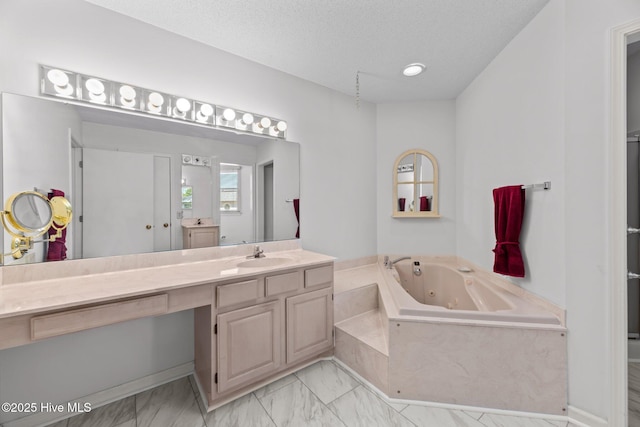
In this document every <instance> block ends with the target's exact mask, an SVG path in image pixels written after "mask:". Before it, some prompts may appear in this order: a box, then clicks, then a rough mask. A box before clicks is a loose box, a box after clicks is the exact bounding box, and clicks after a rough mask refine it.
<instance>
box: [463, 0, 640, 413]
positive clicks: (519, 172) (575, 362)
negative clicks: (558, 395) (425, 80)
mask: <svg viewBox="0 0 640 427" xmlns="http://www.w3.org/2000/svg"><path fill="white" fill-rule="evenodd" d="M638 16H640V3H638V2H636V1H630V0H611V1H607V2H604V1H583V0H563V1H551V2H549V4H548V5H547V6H546V7H545V8H544V9H543V10H542V11H541V12H540V13H539V15H538V16H537V17H536V18H534V20H533V21H532V22H531V23H530V24H529V25H528V26H527V27H526V28H525V29H524V30H523V31H522V32H521V33H520V34H519V35H518V36H517V37H516V38H514V40H513V41H512V42H511V43H510V44H509V45H508V46H507V47H506V48H505V49H504V50H503V52H501V53H500V55H498V57H497V58H496V59H495V60H494V61H493V62H492V63H491V64H490V65H489V66H488V67H487V69H485V70H484V71H483V73H481V74H480V75H479V76H478V77H477V78H476V79H475V80H474V82H473V83H472V84H471V85H469V87H468V88H467V89H466V90H465V91H464V92H463V94H461V95H460V96H459V97H458V99H457V117H456V118H457V153H458V154H457V168H458V179H457V181H458V203H459V205H458V216H457V218H458V233H457V236H458V238H457V249H458V253H459V254H460V255H461V256H464V257H468V258H470V259H472V260H473V261H476V262H480V263H481V264H483V265H484V266H489V265H490V263H491V253H490V252H488V251H489V250H490V249H491V247H492V246H493V242H492V236H491V233H492V229H493V227H491V225H488V224H487V220H490V219H491V218H492V207H491V199H490V190H491V188H493V187H496V186H499V185H505V184H517V183H532V182H540V181H542V180H547V179H548V180H550V181H552V189H551V191H549V192H543V193H540V192H537V193H536V192H534V193H532V194H528V195H527V196H528V198H527V201H528V202H529V205H530V209H529V210H528V211H527V215H528V217H529V220H528V221H529V223H528V224H526V225H525V228H524V230H523V242H522V243H523V249H524V252H525V256H526V257H527V267H528V269H529V271H530V273H532V275H531V279H530V280H526V279H525V280H524V281H520V282H518V283H519V284H520V285H521V286H522V287H524V288H526V289H529V290H531V291H533V292H535V293H538V294H540V295H542V296H543V297H545V298H548V299H550V300H552V301H554V302H556V303H558V304H560V305H565V306H566V309H567V326H568V328H569V333H568V335H567V337H568V348H569V404H570V405H571V406H572V407H576V408H579V409H583V410H586V411H588V412H590V413H592V414H594V415H596V416H600V417H603V418H607V417H608V413H609V396H610V394H611V390H610V385H611V384H610V382H609V378H608V372H609V366H610V364H611V363H613V361H612V360H611V358H610V354H609V349H608V344H609V337H608V322H609V313H608V308H607V307H608V306H607V304H608V302H607V292H608V290H607V289H608V286H609V284H607V277H608V269H609V259H608V253H609V248H608V245H609V240H608V237H607V235H606V231H605V230H606V229H607V227H606V224H607V221H608V214H607V209H608V203H609V200H610V196H611V195H610V194H608V191H607V182H608V181H607V179H608V174H609V170H608V168H609V164H608V162H607V151H608V149H607V144H609V143H610V142H609V141H608V140H607V130H608V129H607V128H608V120H609V109H608V100H609V96H610V93H609V76H608V70H609V67H610V63H609V61H610V59H609V58H610V57H609V55H610V48H609V32H610V30H611V28H613V27H614V26H617V25H619V24H622V23H624V22H627V21H629V20H631V19H633V18H637V17H638ZM618 143H622V142H618ZM481 194H487V196H486V197H484V198H483V197H482V196H481ZM483 227H486V229H483Z"/></svg>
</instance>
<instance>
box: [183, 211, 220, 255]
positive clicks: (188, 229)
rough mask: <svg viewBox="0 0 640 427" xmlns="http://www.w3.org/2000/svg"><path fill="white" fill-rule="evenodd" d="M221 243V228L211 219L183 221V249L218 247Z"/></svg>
mask: <svg viewBox="0 0 640 427" xmlns="http://www.w3.org/2000/svg"><path fill="white" fill-rule="evenodd" d="M219 242H220V226H218V225H214V224H213V223H212V222H211V220H210V219H195V218H189V219H188V220H186V219H185V220H182V248H183V249H196V248H208V247H210V246H218V245H219V244H220V243H219Z"/></svg>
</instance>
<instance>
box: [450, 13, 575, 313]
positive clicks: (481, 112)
mask: <svg viewBox="0 0 640 427" xmlns="http://www.w3.org/2000/svg"><path fill="white" fill-rule="evenodd" d="M563 38H564V25H563V4H562V2H551V3H550V4H549V5H548V6H547V7H546V8H545V9H543V10H542V11H541V12H540V13H539V14H538V16H536V17H535V18H534V19H533V21H532V22H531V23H530V24H529V25H528V26H527V27H526V28H525V29H524V30H523V31H522V32H521V33H520V34H518V35H517V36H516V38H515V39H514V40H513V41H512V42H511V43H510V44H509V46H507V47H506V48H505V49H504V50H503V51H502V52H501V53H500V55H499V56H498V57H497V58H496V59H495V60H494V61H493V62H492V63H491V64H490V65H489V66H488V67H487V68H486V69H485V70H484V71H483V73H482V74H480V75H479V76H478V77H477V78H476V79H475V80H474V81H473V82H472V83H471V84H470V85H469V86H468V87H467V88H466V90H465V91H464V92H463V93H462V94H461V95H460V96H459V97H458V99H457V103H456V105H457V117H456V119H457V146H456V166H457V183H458V192H457V195H458V198H457V201H458V205H457V221H458V224H457V225H458V230H457V250H458V255H460V256H462V257H464V258H467V259H469V260H471V261H474V262H476V263H478V264H480V265H482V266H483V267H484V268H487V269H489V270H491V269H492V268H493V259H494V257H493V255H494V254H493V252H492V249H493V248H494V246H495V242H496V239H495V234H494V206H493V195H492V189H493V188H496V187H502V186H505V185H517V184H533V183H540V182H543V181H551V185H552V189H551V190H550V191H543V190H534V191H531V190H527V192H526V202H525V219H524V223H523V227H522V231H521V234H520V242H521V249H522V253H523V255H524V260H525V271H526V277H525V278H524V279H520V280H516V279H513V281H514V282H516V283H518V284H520V285H521V286H522V287H524V288H525V289H527V290H529V291H531V292H534V293H536V294H538V295H541V296H543V297H545V298H547V299H549V300H551V301H553V302H555V303H556V304H559V305H560V306H564V305H565V271H564V251H565V242H564V234H563V230H564V194H565V193H564V149H563V140H564V129H563V118H564V93H563V82H564V59H563V58H564V53H565V52H564V44H563V43H562V40H563ZM540 64H544V66H540Z"/></svg>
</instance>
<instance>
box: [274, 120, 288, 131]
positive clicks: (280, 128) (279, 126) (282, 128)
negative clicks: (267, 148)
mask: <svg viewBox="0 0 640 427" xmlns="http://www.w3.org/2000/svg"><path fill="white" fill-rule="evenodd" d="M276 129H278V131H279V132H284V131H285V130H287V122H284V121H282V120H280V121H279V122H278V124H277V125H276Z"/></svg>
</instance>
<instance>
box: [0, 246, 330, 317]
mask: <svg viewBox="0 0 640 427" xmlns="http://www.w3.org/2000/svg"><path fill="white" fill-rule="evenodd" d="M267 258H287V259H288V261H285V262H283V263H281V264H278V265H275V266H264V267H258V268H238V267H237V264H238V263H240V262H242V261H246V260H247V259H246V257H244V256H243V257H228V258H218V259H212V260H210V261H197V262H189V263H182V264H172V265H165V266H159V267H151V268H138V269H132V270H125V271H117V272H110V273H99V274H87V275H81V276H74V277H66V278H56V279H51V280H38V281H31V282H22V283H16V284H11V285H4V286H0V319H1V318H7V317H13V316H19V315H24V314H32V313H39V312H44V311H51V310H59V309H64V308H68V307H73V306H79V305H84V304H94V303H100V302H104V301H109V300H115V299H120V298H129V297H134V296H139V295H144V294H150V293H154V292H163V291H168V290H173V289H179V288H186V287H190V286H197V285H202V284H214V283H219V282H223V281H229V280H234V279H238V280H241V279H243V278H246V277H251V276H256V275H261V274H265V273H271V272H277V271H281V270H289V269H292V268H300V267H306V266H310V265H314V264H321V263H328V262H332V261H334V258H333V257H330V256H327V255H322V254H318V253H315V252H310V251H306V250H302V249H296V250H288V251H279V252H270V253H268V254H267Z"/></svg>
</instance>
